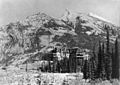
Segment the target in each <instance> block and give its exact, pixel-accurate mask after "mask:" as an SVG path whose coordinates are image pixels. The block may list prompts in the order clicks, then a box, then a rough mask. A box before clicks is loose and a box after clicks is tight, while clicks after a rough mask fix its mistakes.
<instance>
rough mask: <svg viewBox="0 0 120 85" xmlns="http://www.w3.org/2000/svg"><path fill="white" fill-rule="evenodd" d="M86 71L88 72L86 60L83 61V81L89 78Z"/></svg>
mask: <svg viewBox="0 0 120 85" xmlns="http://www.w3.org/2000/svg"><path fill="white" fill-rule="evenodd" d="M88 70H89V64H88V60H85V62H84V67H83V78H84V79H88V78H89V74H88V73H89V72H88Z"/></svg>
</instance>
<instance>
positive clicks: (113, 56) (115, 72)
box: [83, 25, 119, 80]
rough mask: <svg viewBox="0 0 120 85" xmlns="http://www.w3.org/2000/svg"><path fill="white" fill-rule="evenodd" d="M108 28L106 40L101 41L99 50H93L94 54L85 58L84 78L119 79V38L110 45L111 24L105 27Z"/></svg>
mask: <svg viewBox="0 0 120 85" xmlns="http://www.w3.org/2000/svg"><path fill="white" fill-rule="evenodd" d="M104 29H105V30H106V42H101V41H99V47H98V52H97V53H95V50H93V56H92V57H91V58H90V59H89V60H85V63H84V68H83V73H84V79H91V80H95V79H102V80H110V79H119V46H118V38H116V40H115V42H114V45H113V46H112V45H110V37H109V36H110V33H109V26H106V25H105V27H104Z"/></svg>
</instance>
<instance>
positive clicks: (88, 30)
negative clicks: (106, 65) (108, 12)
mask: <svg viewBox="0 0 120 85" xmlns="http://www.w3.org/2000/svg"><path fill="white" fill-rule="evenodd" d="M105 25H106V26H109V32H110V42H111V43H113V42H114V40H115V38H116V37H117V36H118V37H119V34H120V28H119V27H117V26H115V25H113V24H111V23H109V22H106V21H105V20H103V19H100V18H98V17H96V16H93V15H91V14H85V13H71V12H69V11H66V13H65V14H64V15H63V16H62V17H61V18H59V19H56V18H53V17H50V16H48V15H46V14H44V13H37V14H34V15H32V16H28V17H27V18H26V19H25V20H23V21H19V22H16V23H10V24H8V25H6V26H4V27H1V28H0V54H1V56H0V63H1V64H2V65H3V64H5V62H7V64H15V65H16V64H22V63H24V62H25V61H26V60H32V59H35V58H39V59H40V58H41V56H42V55H44V54H45V53H47V52H49V50H50V49H52V47H55V46H60V47H62V46H65V45H66V46H67V47H70V48H71V47H79V48H81V49H87V50H89V51H91V50H92V48H93V46H95V47H97V46H98V45H97V44H98V42H99V40H101V41H102V42H105V41H106V29H105Z"/></svg>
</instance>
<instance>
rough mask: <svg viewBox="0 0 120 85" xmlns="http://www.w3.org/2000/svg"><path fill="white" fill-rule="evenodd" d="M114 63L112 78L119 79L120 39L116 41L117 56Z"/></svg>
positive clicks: (114, 57) (115, 55)
mask: <svg viewBox="0 0 120 85" xmlns="http://www.w3.org/2000/svg"><path fill="white" fill-rule="evenodd" d="M112 61H113V65H112V68H113V70H112V71H113V73H112V77H113V78H117V79H119V49H118V39H117V38H116V41H115V54H114V56H113V60H112Z"/></svg>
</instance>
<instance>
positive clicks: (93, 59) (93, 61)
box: [90, 56, 96, 80]
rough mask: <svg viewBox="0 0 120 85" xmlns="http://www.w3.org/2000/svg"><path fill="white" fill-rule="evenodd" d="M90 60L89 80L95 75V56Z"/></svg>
mask: <svg viewBox="0 0 120 85" xmlns="http://www.w3.org/2000/svg"><path fill="white" fill-rule="evenodd" d="M90 62H91V80H94V79H95V77H96V75H95V73H96V62H95V57H94V56H93V57H92V58H91V59H90Z"/></svg>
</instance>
